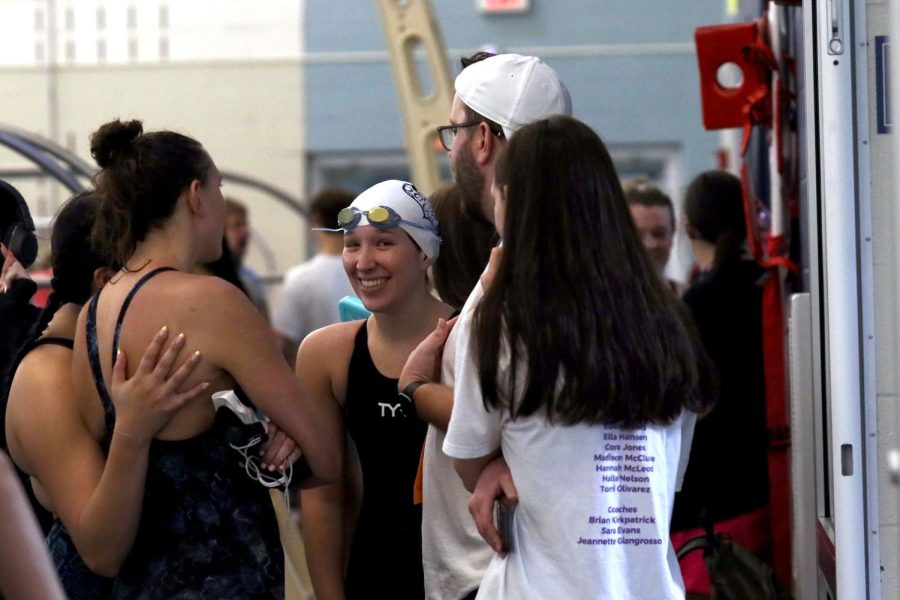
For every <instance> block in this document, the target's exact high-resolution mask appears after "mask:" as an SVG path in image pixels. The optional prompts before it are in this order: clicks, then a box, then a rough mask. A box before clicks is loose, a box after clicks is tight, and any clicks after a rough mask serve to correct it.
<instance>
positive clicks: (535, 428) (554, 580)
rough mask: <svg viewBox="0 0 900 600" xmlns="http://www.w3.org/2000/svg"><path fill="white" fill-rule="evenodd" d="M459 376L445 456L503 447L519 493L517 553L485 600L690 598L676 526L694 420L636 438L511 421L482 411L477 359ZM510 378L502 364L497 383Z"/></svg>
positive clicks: (463, 335) (490, 579)
mask: <svg viewBox="0 0 900 600" xmlns="http://www.w3.org/2000/svg"><path fill="white" fill-rule="evenodd" d="M471 325H472V323H471V318H469V319H466V320H465V321H462V322H458V323H457V325H456V328H455V329H456V331H457V341H456V343H457V348H468V347H469V346H468V344H469V340H470V337H471V335H472V331H471ZM460 326H462V327H460ZM504 359H505V360H504ZM456 366H457V371H456V380H455V386H454V394H453V414H452V418H451V421H450V426H449V429H448V431H447V436H446V439H445V440H444V446H443V449H444V452H445V453H446V454H447V455H450V456H453V457H456V458H479V457H482V456H485V455H487V454H490V453H492V452H493V451H494V450H496V449H497V448H502V451H503V456H504V458H505V459H506V462H507V464H508V465H509V468H510V470H511V472H512V477H513V481H514V482H515V484H516V488H517V490H518V494H519V502H518V505H517V507H516V510H515V513H514V516H513V520H512V542H511V550H510V552H509V554H508V555H507V557H506V558H505V559H501V558H500V557H499V556H494V557H493V559H492V561H491V564H490V566H489V568H488V570H487V573H486V574H485V576H484V579H483V580H482V582H481V586H480V588H479V594H478V597H479V598H516V599H520V598H522V599H527V598H535V599H545V598H567V599H576V598H603V599H605V600H606V599H637V598H647V599H648V600H649V599H652V600H658V599H661V598H683V597H684V584H683V582H682V579H681V571H680V569H679V567H678V561H677V560H676V558H675V552H674V550H673V549H672V546H671V544H670V542H669V520H670V517H671V514H672V502H673V500H674V496H675V491H676V490H677V489H680V487H681V480H682V478H683V477H684V470H685V468H686V466H687V459H688V455H689V452H690V443H691V437H692V435H693V429H694V423H695V421H696V415H695V414H694V413H692V412H689V411H684V412H683V413H682V415H681V416H680V417H679V418H678V419H677V420H676V421H675V422H674V423H672V424H671V425H668V426H655V425H648V426H646V427H644V428H642V429H637V430H624V429H619V428H616V427H611V426H605V425H586V424H579V425H574V426H562V425H551V424H550V423H549V422H548V421H547V420H546V419H545V418H544V417H543V416H542V415H532V416H529V417H520V418H518V419H516V420H511V419H510V416H509V411H508V410H507V409H506V408H503V409H492V410H486V409H485V407H484V404H483V402H482V395H481V386H480V384H479V381H478V371H477V367H476V365H475V361H474V359H473V357H472V354H471V352H464V353H463V354H462V356H461V357H459V358H458V360H457V361H456ZM508 369H509V364H508V356H506V357H504V356H501V361H500V365H499V369H498V371H499V378H500V381H504V380H505V377H506V375H507V373H508ZM503 387H505V386H503ZM503 387H501V388H500V389H501V393H502V390H503Z"/></svg>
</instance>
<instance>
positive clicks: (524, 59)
mask: <svg viewBox="0 0 900 600" xmlns="http://www.w3.org/2000/svg"><path fill="white" fill-rule="evenodd" d="M454 86H455V88H456V95H457V96H459V99H460V100H462V101H463V103H464V104H465V105H466V106H468V107H469V108H471V109H472V110H474V111H475V112H477V113H478V114H480V115H482V116H484V117H486V118H488V119H490V120H491V121H494V122H495V123H497V124H498V125H500V126H501V127H503V135H505V136H506V138H507V139H508V138H509V137H510V136H511V135H512V134H513V133H515V132H516V130H517V129H519V128H520V127H523V126H525V125H528V124H529V123H533V122H534V121H537V120H538V119H543V118H545V117H549V116H550V115H556V114H563V115H569V116H571V115H572V99H571V98H570V97H569V90H568V89H566V85H565V84H564V83H563V82H562V80H561V79H560V78H559V75H558V74H557V73H556V71H554V70H553V69H552V68H550V67H549V66H547V64H545V63H544V62H543V61H542V60H541V59H540V58H537V57H536V56H522V55H521V54H498V55H496V56H491V57H489V58H486V59H484V60H482V61H479V62H476V63H472V64H471V65H469V66H468V67H466V68H465V69H463V70H462V72H461V73H460V74H459V75H458V76H457V77H456V83H455V84H454Z"/></svg>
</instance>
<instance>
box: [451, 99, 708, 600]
mask: <svg viewBox="0 0 900 600" xmlns="http://www.w3.org/2000/svg"><path fill="white" fill-rule="evenodd" d="M492 193H493V195H494V199H495V222H496V224H497V227H498V231H499V232H500V234H501V236H502V238H503V250H502V251H495V253H494V255H493V256H492V259H491V260H492V263H493V264H492V266H491V268H489V269H488V273H490V274H491V275H490V278H491V281H490V282H486V288H487V289H486V292H485V296H484V298H483V300H482V301H481V303H480V304H479V306H478V307H477V308H476V309H475V310H474V311H471V312H470V313H469V314H468V315H467V316H466V317H464V318H463V319H462V320H461V321H460V322H459V323H457V325H456V328H457V329H458V330H459V331H458V333H457V335H458V336H459V337H458V345H457V347H458V348H468V350H469V351H468V352H460V353H458V354H457V358H456V372H457V378H456V387H455V390H454V404H453V415H452V418H451V421H450V427H449V429H448V431H447V438H446V440H445V442H444V451H445V452H446V453H447V454H448V455H450V456H453V457H455V458H456V459H457V460H456V461H455V462H456V467H457V471H458V472H459V474H460V476H461V477H462V478H463V481H464V482H465V484H466V486H467V487H468V488H469V489H472V488H473V486H474V484H475V482H476V481H477V479H478V476H479V475H480V474H481V472H482V470H483V469H484V468H485V467H486V466H487V465H488V463H490V462H491V461H492V460H493V459H494V458H496V457H497V456H498V455H499V454H501V453H502V455H503V457H504V459H505V460H506V462H507V463H508V465H509V468H510V471H511V474H512V479H513V481H514V483H515V486H516V488H517V490H518V505H517V506H516V509H515V512H514V514H513V517H512V519H511V525H510V527H509V550H508V553H504V554H503V555H499V554H498V555H497V556H496V557H495V558H494V560H493V562H492V563H491V565H490V567H489V568H488V571H487V573H486V574H485V577H484V580H483V581H482V584H481V587H480V590H479V594H478V597H479V598H604V599H608V598H653V599H658V598H682V597H683V596H684V586H683V584H682V581H681V575H680V573H679V570H678V564H677V561H676V560H675V556H674V552H673V551H672V548H671V546H670V544H669V539H668V537H669V536H668V530H669V517H670V514H671V510H672V501H673V497H674V493H675V491H676V489H678V487H679V486H680V481H681V477H682V476H683V473H684V466H685V464H686V462H687V456H688V451H689V449H690V438H691V434H692V431H693V424H694V420H695V417H696V414H697V413H698V412H701V411H703V410H705V409H706V408H707V407H708V405H709V398H710V397H711V395H712V394H711V392H710V388H711V387H712V386H711V385H710V382H709V380H708V378H707V375H706V373H708V370H707V369H705V368H703V366H704V363H705V356H704V355H703V352H702V350H701V349H700V346H699V343H698V342H697V340H696V335H695V334H694V332H693V329H692V326H691V325H690V324H689V322H688V320H687V319H686V318H685V317H684V312H683V311H682V309H681V307H680V305H679V304H678V301H677V300H676V299H675V298H674V296H673V295H672V294H671V293H669V291H668V290H667V289H666V288H665V286H664V283H663V282H662V280H661V279H660V278H659V277H658V276H657V275H656V273H655V271H654V269H653V266H652V265H651V263H650V260H649V259H648V257H647V255H646V252H645V251H644V249H643V247H642V246H641V242H640V240H639V238H638V236H637V234H636V232H635V228H634V225H633V224H632V221H631V217H630V216H629V212H628V207H627V205H626V203H625V200H624V197H623V194H622V188H621V186H620V184H619V180H618V177H617V175H616V172H615V168H614V167H613V164H612V161H611V159H610V157H609V154H608V152H607V150H606V148H605V146H604V144H603V142H602V141H601V140H600V138H599V137H598V136H597V134H596V133H594V131H593V130H591V129H590V128H589V127H588V126H586V125H585V124H583V123H581V122H580V121H577V120H575V119H571V118H568V117H563V116H555V117H551V118H548V119H544V120H541V121H538V122H536V123H533V124H531V125H528V126H526V127H523V128H522V129H520V130H519V131H518V132H517V133H516V134H515V135H513V136H512V138H511V139H510V141H509V146H508V148H507V151H506V154H505V155H504V156H503V157H501V159H500V161H499V163H498V166H497V175H496V179H495V181H494V186H493V188H492Z"/></svg>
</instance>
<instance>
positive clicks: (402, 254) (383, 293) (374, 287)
mask: <svg viewBox="0 0 900 600" xmlns="http://www.w3.org/2000/svg"><path fill="white" fill-rule="evenodd" d="M341 256H342V259H343V262H344V272H346V273H347V277H348V278H349V279H350V285H352V286H353V291H354V292H355V293H356V295H357V296H358V297H359V299H360V300H362V303H363V305H365V307H366V308H367V309H369V310H370V311H372V312H373V313H374V312H385V311H388V310H390V309H391V308H394V307H396V306H397V305H398V304H400V303H401V302H403V301H404V300H405V299H407V298H409V297H410V296H411V294H412V293H413V292H414V291H416V290H418V289H423V290H425V291H426V292H427V283H426V281H425V272H426V271H427V269H428V260H427V258H426V257H425V254H424V253H423V252H422V251H421V250H420V249H419V248H418V247H417V246H416V245H415V243H413V241H412V239H411V238H410V237H409V236H408V235H407V234H406V232H405V231H403V230H402V229H400V228H399V227H393V228H391V229H377V228H375V227H373V226H371V225H362V226H359V227H355V228H354V229H352V230H351V231H348V232H347V233H345V234H344V250H343V253H342V255H341Z"/></svg>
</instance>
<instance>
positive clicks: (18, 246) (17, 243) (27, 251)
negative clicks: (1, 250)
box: [0, 179, 38, 269]
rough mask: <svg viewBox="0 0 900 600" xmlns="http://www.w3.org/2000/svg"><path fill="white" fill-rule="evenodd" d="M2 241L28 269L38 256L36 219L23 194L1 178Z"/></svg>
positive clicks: (0, 215)
mask: <svg viewBox="0 0 900 600" xmlns="http://www.w3.org/2000/svg"><path fill="white" fill-rule="evenodd" d="M0 242H3V245H4V246H6V247H7V248H8V249H9V250H10V252H12V253H13V255H14V256H15V257H16V259H17V260H18V261H19V262H20V263H22V266H23V267H25V268H26V269H27V268H28V267H30V266H31V265H32V263H34V260H35V259H36V258H37V251H38V242H37V237H35V235H34V221H33V220H32V219H31V212H29V210H28V204H26V203H25V198H23V197H22V194H20V193H19V191H18V190H17V189H16V188H14V187H13V186H11V185H9V184H8V183H6V182H5V181H3V180H2V179H0Z"/></svg>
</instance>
